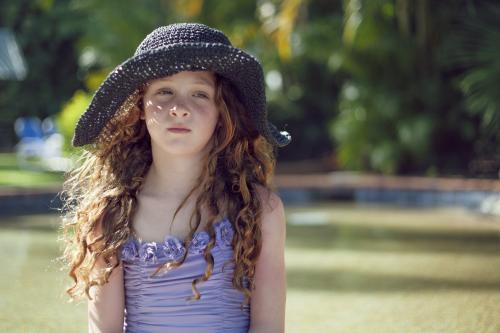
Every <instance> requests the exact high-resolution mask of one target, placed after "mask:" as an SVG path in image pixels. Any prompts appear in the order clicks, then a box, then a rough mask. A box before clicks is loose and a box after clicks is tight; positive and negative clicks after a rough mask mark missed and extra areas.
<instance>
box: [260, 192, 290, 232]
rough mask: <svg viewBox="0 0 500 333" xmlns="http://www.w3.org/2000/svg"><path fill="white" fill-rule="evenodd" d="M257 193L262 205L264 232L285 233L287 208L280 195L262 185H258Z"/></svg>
mask: <svg viewBox="0 0 500 333" xmlns="http://www.w3.org/2000/svg"><path fill="white" fill-rule="evenodd" d="M256 191H257V195H258V196H259V200H260V201H261V205H262V215H261V218H262V232H264V233H272V234H276V233H278V234H279V233H282V232H284V228H285V207H284V205H283V201H282V200H281V198H280V197H279V195H278V194H276V193H275V192H273V191H272V190H270V189H268V188H266V187H264V186H262V185H258V186H257V187H256Z"/></svg>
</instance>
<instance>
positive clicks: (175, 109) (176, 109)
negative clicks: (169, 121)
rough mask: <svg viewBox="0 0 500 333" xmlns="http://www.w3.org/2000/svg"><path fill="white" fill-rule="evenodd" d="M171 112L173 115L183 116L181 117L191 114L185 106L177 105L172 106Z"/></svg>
mask: <svg viewBox="0 0 500 333" xmlns="http://www.w3.org/2000/svg"><path fill="white" fill-rule="evenodd" d="M169 113H170V115H171V116H172V117H181V118H183V117H187V116H189V115H190V113H189V111H188V110H187V109H186V108H184V107H181V108H179V107H178V106H177V105H175V106H172V107H171V108H170V111H169Z"/></svg>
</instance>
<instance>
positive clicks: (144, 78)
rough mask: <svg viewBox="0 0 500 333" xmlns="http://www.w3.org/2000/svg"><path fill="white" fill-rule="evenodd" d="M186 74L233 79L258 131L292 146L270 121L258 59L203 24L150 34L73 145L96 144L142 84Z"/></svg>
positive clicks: (85, 119)
mask: <svg viewBox="0 0 500 333" xmlns="http://www.w3.org/2000/svg"><path fill="white" fill-rule="evenodd" d="M184 70H193V71H194V70H211V71H214V72H216V73H218V74H219V75H221V76H223V77H225V78H227V79H229V80H230V81H231V82H232V83H233V85H234V86H235V87H236V88H237V90H238V91H237V93H238V95H239V97H240V99H241V102H242V103H243V105H244V106H245V108H246V110H247V111H248V112H249V114H250V118H251V119H252V121H253V122H254V124H255V126H256V128H257V130H258V131H259V132H260V133H261V134H262V135H263V136H264V137H265V138H266V139H267V140H268V141H269V142H271V143H272V144H273V145H276V146H278V147H283V146H286V145H287V144H289V143H290V141H291V136H290V135H289V134H288V132H285V131H281V132H280V131H279V130H278V129H277V128H276V126H274V125H273V124H272V123H270V122H269V121H268V120H267V108H266V95H265V86H264V76H263V70H262V66H261V65H260V63H259V61H258V60H257V59H256V58H255V57H254V56H253V55H251V54H249V53H247V52H245V51H243V50H241V49H238V48H235V47H233V46H232V45H231V42H230V41H229V39H228V38H227V37H226V36H225V35H224V33H222V32H221V31H219V30H217V29H213V28H210V27H208V26H206V25H204V24H200V23H175V24H170V25H168V26H164V27H159V28H157V29H155V30H154V31H153V32H151V33H150V34H149V35H147V36H146V38H145V39H144V40H143V41H142V42H141V43H140V45H139V46H138V48H137V50H136V51H135V54H134V56H133V57H131V58H129V59H127V60H126V61H124V62H123V63H122V64H120V65H119V66H117V67H116V68H115V69H114V70H113V71H112V72H111V73H110V74H109V75H108V77H107V78H106V79H105V80H104V82H103V83H102V84H101V86H100V87H99V89H98V90H97V91H96V93H95V94H94V96H93V98H92V101H91V103H90V105H89V107H88V108H87V110H86V111H85V112H84V113H83V114H82V116H81V117H80V119H79V120H78V123H77V124H76V128H75V133H74V136H73V140H72V144H73V146H74V147H78V146H83V145H86V144H90V143H93V142H94V141H95V140H96V138H97V137H98V136H99V134H100V133H101V131H102V130H103V128H104V127H105V125H106V123H107V122H108V121H109V120H110V119H111V118H112V117H113V115H114V114H115V113H116V111H117V110H118V109H119V108H120V107H121V106H122V105H123V103H125V101H126V100H127V98H128V97H129V96H130V95H131V94H133V93H134V92H135V91H136V89H137V88H138V87H139V86H141V85H142V84H144V83H146V82H148V81H150V80H154V79H158V78H161V77H164V76H169V75H172V74H175V73H177V72H180V71H184Z"/></svg>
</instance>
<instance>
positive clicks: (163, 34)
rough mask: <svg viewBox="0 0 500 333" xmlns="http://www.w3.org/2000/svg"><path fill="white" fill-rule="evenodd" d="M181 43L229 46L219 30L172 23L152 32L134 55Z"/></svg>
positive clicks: (228, 42) (200, 25) (197, 25)
mask: <svg viewBox="0 0 500 333" xmlns="http://www.w3.org/2000/svg"><path fill="white" fill-rule="evenodd" d="M183 43H221V44H225V45H229V46H231V42H230V41H229V38H227V36H226V35H224V33H223V32H222V31H220V30H217V29H214V28H211V27H209V26H206V25H204V24H201V23H174V24H170V25H167V26H163V27H159V28H156V29H155V30H153V31H152V32H151V33H150V34H149V35H147V36H146V38H144V40H143V41H142V42H141V44H139V46H138V47H137V50H136V51H135V55H138V54H141V53H144V52H147V51H151V50H154V49H157V48H159V47H164V46H167V45H172V44H183Z"/></svg>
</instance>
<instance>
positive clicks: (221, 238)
mask: <svg viewBox="0 0 500 333" xmlns="http://www.w3.org/2000/svg"><path fill="white" fill-rule="evenodd" d="M216 236H217V241H218V242H219V244H220V245H221V246H222V245H224V246H231V244H232V241H233V236H234V230H233V226H232V225H231V222H230V221H229V220H227V219H224V220H222V221H221V222H220V223H219V225H217V227H216Z"/></svg>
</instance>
